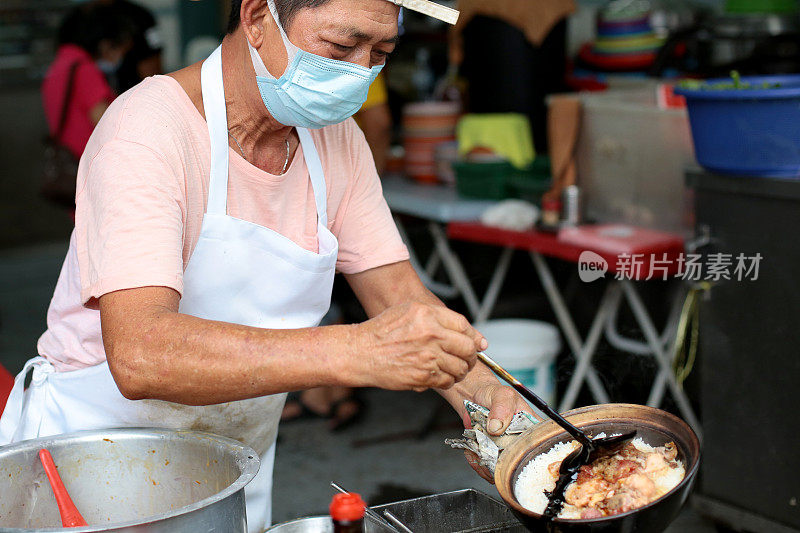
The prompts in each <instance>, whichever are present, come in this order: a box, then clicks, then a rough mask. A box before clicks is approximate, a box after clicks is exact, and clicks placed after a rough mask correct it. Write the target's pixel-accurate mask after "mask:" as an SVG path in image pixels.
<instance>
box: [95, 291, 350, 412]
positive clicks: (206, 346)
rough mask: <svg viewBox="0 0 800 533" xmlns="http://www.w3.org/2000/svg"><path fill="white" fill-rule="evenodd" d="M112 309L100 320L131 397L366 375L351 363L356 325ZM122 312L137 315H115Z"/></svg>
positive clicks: (224, 394)
mask: <svg viewBox="0 0 800 533" xmlns="http://www.w3.org/2000/svg"><path fill="white" fill-rule="evenodd" d="M104 298H105V297H104ZM105 307H106V308H108V307H109V306H108V305H106V306H105ZM102 308H103V305H102V303H101V313H102ZM112 309H113V311H108V310H107V311H106V313H105V316H104V320H103V338H104V344H105V347H106V355H107V357H108V362H109V366H110V369H111V372H112V375H113V376H114V379H115V381H116V382H117V385H118V386H119V388H120V390H121V392H122V393H123V394H124V395H125V396H126V397H128V398H131V399H159V400H167V401H171V402H176V403H182V404H189V405H207V404H214V403H221V402H227V401H233V400H242V399H246V398H253V397H256V396H263V395H266V394H274V393H279V392H286V391H292V390H299V389H303V388H309V387H317V386H327V385H347V386H357V385H362V384H363V381H364V378H363V376H360V373H359V368H358V366H355V365H354V366H353V368H350V366H348V365H349V364H350V363H356V364H357V362H358V358H357V357H355V354H356V353H357V350H358V342H357V340H356V338H355V334H354V328H355V326H331V327H324V328H306V329H293V330H265V329H259V328H252V327H247V326H241V325H236V324H228V323H224V322H215V321H210V320H204V319H200V318H197V317H194V316H190V315H184V314H181V313H177V312H174V311H172V310H169V309H163V308H158V307H153V308H150V307H145V308H143V309H141V308H140V309H128V310H126V309H125V308H124V307H122V308H119V307H116V308H113V307H112ZM126 313H136V314H137V316H136V320H135V321H130V320H115V318H116V317H115V316H114V315H115V314H121V315H124V314H126ZM101 316H102V315H101Z"/></svg>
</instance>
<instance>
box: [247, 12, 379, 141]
mask: <svg viewBox="0 0 800 533" xmlns="http://www.w3.org/2000/svg"><path fill="white" fill-rule="evenodd" d="M268 4H269V9H270V12H271V13H272V16H273V18H274V19H275V23H276V24H277V25H278V29H279V30H280V32H281V38H282V39H283V45H284V47H285V48H286V53H287V54H288V56H289V62H288V65H287V67H286V71H284V73H283V75H282V76H281V77H280V78H278V79H275V77H274V76H272V75H271V74H270V73H269V72H268V71H267V68H266V67H265V66H264V62H263V61H262V60H261V56H259V55H258V52H257V51H256V50H255V49H254V48H253V47H252V46H251V45H250V42H249V41H248V43H247V46H248V48H249V49H250V58H251V59H252V61H253V68H254V69H255V71H256V82H257V83H258V90H259V91H260V92H261V98H262V99H263V100H264V105H266V106H267V110H268V111H269V112H270V114H271V115H272V116H273V117H274V118H275V120H277V121H278V122H280V123H281V124H284V125H286V126H295V127H300V128H310V129H318V128H322V127H324V126H330V125H331V124H338V123H339V122H343V121H344V120H346V119H347V118H348V117H351V116H352V115H354V114H355V113H356V112H357V111H358V110H359V109H360V108H361V106H362V105H363V104H364V102H365V101H366V100H367V92H368V91H369V86H370V84H371V83H372V82H373V81H375V78H376V77H377V76H378V74H379V73H380V71H381V69H382V68H383V65H378V66H375V67H372V68H366V67H362V66H361V65H356V64H355V63H349V62H347V61H339V60H336V59H330V58H327V57H322V56H318V55H316V54H312V53H310V52H306V51H304V50H301V49H299V48H297V47H296V46H295V45H293V44H292V43H291V42H290V41H289V39H288V37H286V32H285V31H284V30H283V27H282V26H281V23H280V21H279V19H278V15H277V13H276V11H275V5H274V3H273V2H272V0H269V1H268Z"/></svg>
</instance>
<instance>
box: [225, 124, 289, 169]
mask: <svg viewBox="0 0 800 533" xmlns="http://www.w3.org/2000/svg"><path fill="white" fill-rule="evenodd" d="M228 136H229V137H230V138H231V139H233V142H235V143H236V146H237V147H238V148H239V151H240V152H241V153H242V157H243V158H244V160H245V161H247V158H246V157H245V156H244V150H242V145H241V144H239V141H238V140H237V139H236V137H234V136H233V133H231V130H228ZM289 153H290V151H289V137H286V161H285V162H284V163H283V170H281V174H286V169H287V168H289Z"/></svg>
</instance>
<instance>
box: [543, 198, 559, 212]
mask: <svg viewBox="0 0 800 533" xmlns="http://www.w3.org/2000/svg"><path fill="white" fill-rule="evenodd" d="M542 209H543V210H545V211H561V200H543V201H542Z"/></svg>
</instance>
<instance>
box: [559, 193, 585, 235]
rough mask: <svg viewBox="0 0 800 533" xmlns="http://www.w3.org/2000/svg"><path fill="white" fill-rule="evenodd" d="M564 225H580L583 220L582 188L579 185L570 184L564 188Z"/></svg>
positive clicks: (562, 218)
mask: <svg viewBox="0 0 800 533" xmlns="http://www.w3.org/2000/svg"><path fill="white" fill-rule="evenodd" d="M563 194H564V201H563V204H562V205H563V215H562V217H561V220H562V221H563V222H562V225H564V226H578V225H580V223H581V222H582V217H581V209H582V207H583V206H582V205H581V204H582V203H583V202H582V198H581V189H580V187H578V186H577V185H570V186H569V187H567V188H565V189H564V193H563Z"/></svg>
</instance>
